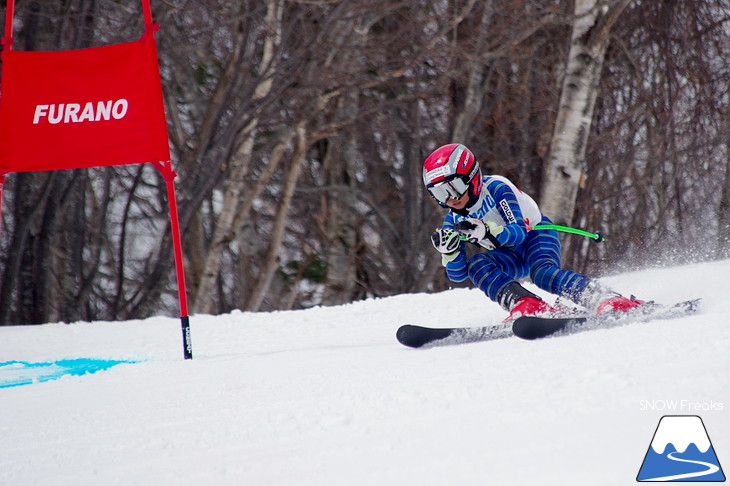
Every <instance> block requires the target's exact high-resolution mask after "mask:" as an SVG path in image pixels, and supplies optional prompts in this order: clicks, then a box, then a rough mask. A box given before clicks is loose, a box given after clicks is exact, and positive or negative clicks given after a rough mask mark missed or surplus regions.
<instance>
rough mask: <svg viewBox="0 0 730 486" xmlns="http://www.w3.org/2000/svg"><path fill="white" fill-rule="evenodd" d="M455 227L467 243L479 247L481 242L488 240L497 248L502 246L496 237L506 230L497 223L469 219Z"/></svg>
mask: <svg viewBox="0 0 730 486" xmlns="http://www.w3.org/2000/svg"><path fill="white" fill-rule="evenodd" d="M455 227H456V231H458V232H459V234H460V235H461V236H464V237H466V241H468V242H469V243H474V244H477V245H478V244H479V242H480V241H482V240H484V239H488V240H489V241H490V242H491V243H492V244H493V245H494V246H495V247H497V248H499V247H500V246H501V245H500V243H499V241H498V240H497V238H496V236H497V235H498V234H500V233H501V232H502V231H503V230H504V227H502V226H500V225H498V224H497V223H494V222H492V221H487V222H486V223H485V222H484V221H482V220H481V219H476V218H469V219H467V220H466V221H459V222H458V223H456V225H455Z"/></svg>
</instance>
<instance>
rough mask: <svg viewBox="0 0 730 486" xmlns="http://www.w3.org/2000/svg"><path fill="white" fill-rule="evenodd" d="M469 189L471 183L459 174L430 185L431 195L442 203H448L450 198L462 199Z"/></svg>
mask: <svg viewBox="0 0 730 486" xmlns="http://www.w3.org/2000/svg"><path fill="white" fill-rule="evenodd" d="M468 190H469V183H468V182H464V179H462V178H461V177H459V176H454V178H452V179H449V180H446V181H441V182H438V183H436V184H434V185H432V186H429V187H428V192H430V193H431V196H433V198H434V199H436V200H437V201H438V202H440V203H441V204H446V201H448V200H449V199H460V198H461V197H462V196H463V195H464V194H466V191H468Z"/></svg>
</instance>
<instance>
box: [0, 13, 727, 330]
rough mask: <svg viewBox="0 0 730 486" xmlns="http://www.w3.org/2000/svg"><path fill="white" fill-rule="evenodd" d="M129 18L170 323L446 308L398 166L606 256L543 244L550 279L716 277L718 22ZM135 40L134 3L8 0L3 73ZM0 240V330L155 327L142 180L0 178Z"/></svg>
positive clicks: (129, 176) (552, 17)
mask: <svg viewBox="0 0 730 486" xmlns="http://www.w3.org/2000/svg"><path fill="white" fill-rule="evenodd" d="M0 4H2V5H3V7H4V4H5V2H0ZM152 7H153V13H154V17H155V21H156V23H159V24H160V25H161V28H160V31H159V32H158V33H157V35H156V37H157V42H158V49H159V56H160V69H161V74H162V80H163V89H164V93H165V109H166V112H167V117H168V128H169V133H170V145H171V148H172V152H173V163H174V166H175V169H176V171H177V173H178V178H177V180H176V183H177V190H178V204H179V210H180V222H181V229H182V235H183V247H184V250H185V261H186V266H185V271H186V276H187V279H186V280H187V285H188V294H189V297H190V301H191V309H190V310H191V313H214V314H217V313H224V312H228V311H230V310H232V309H242V310H254V311H256V310H278V309H293V308H303V307H309V306H312V305H335V304H342V303H347V302H351V301H354V300H358V299H363V298H367V297H376V296H387V295H394V294H400V293H407V292H434V291H439V290H443V289H445V288H447V287H449V286H451V285H452V284H450V283H449V282H448V281H447V279H446V278H445V276H444V274H443V269H442V268H441V265H440V259H439V258H438V257H437V256H436V255H435V253H434V250H433V248H432V247H431V244H430V241H429V234H430V233H431V232H432V231H433V230H434V228H436V227H437V226H439V225H440V222H441V220H442V218H443V210H442V209H440V208H439V207H438V206H437V205H436V203H435V202H434V201H433V200H432V199H431V198H430V197H429V196H428V194H427V193H426V191H425V190H424V188H423V185H422V182H421V166H422V162H423V160H424V158H425V157H426V156H427V155H428V154H429V153H430V152H431V151H432V150H433V149H435V148H436V147H438V146H440V145H443V144H445V143H450V142H453V141H458V142H461V143H464V144H466V145H467V146H468V147H469V148H471V150H472V151H473V152H474V153H475V154H476V156H477V158H478V160H479V161H480V163H481V165H482V168H483V170H484V171H485V173H495V174H502V175H505V176H507V177H509V178H511V179H512V180H514V181H515V182H516V183H517V184H518V185H519V186H520V187H521V188H522V189H523V190H525V191H526V192H528V193H530V194H531V195H533V197H534V198H535V199H536V200H538V201H539V202H540V204H541V207H542V209H543V211H544V212H545V213H547V214H548V216H550V217H551V218H553V219H554V220H555V221H556V222H558V223H564V224H571V225H574V226H578V227H582V228H586V229H589V230H593V231H601V232H602V233H604V234H605V235H606V236H607V238H608V239H607V241H606V242H605V243H602V244H594V243H592V242H590V241H589V240H588V239H584V238H580V237H577V236H566V237H565V238H564V240H563V241H564V251H563V253H564V257H565V265H566V266H569V267H572V268H574V269H577V270H579V271H583V272H588V273H590V274H592V275H596V276H600V275H605V274H608V273H612V272H616V271H620V270H625V269H627V268H636V267H645V266H651V265H663V264H672V263H677V262H687V261H697V260H712V259H719V258H727V257H728V256H730V155H729V154H730V115H729V112H728V105H729V103H730V93H729V92H728V80H730V63H728V61H727V60H728V59H730V0H574V1H564V0H479V1H477V0H236V1H233V0H153V1H152ZM3 12H4V8H3ZM142 29H143V22H142V15H141V6H140V2H138V1H136V0H18V1H17V3H16V15H15V44H14V45H13V47H14V48H15V49H20V50H61V49H64V50H65V49H77V48H85V47H93V46H99V45H106V44H110V43H118V42H125V41H130V40H135V39H137V38H139V36H140V35H141V33H142ZM0 88H1V87H0ZM39 143H42V141H39ZM0 231H1V233H0V324H33V323H44V322H57V321H66V322H72V321H77V320H95V319H102V320H117V319H120V320H121V319H130V318H140V317H147V316H150V315H154V314H168V315H175V313H176V312H177V294H176V289H175V276H174V262H173V255H172V250H171V241H170V230H169V217H168V213H167V202H166V192H165V185H164V181H162V180H161V176H160V174H159V173H158V171H157V170H156V169H155V168H154V167H152V166H151V165H150V164H142V165H125V166H115V167H103V168H97V169H90V170H69V171H56V172H37V173H17V174H10V175H8V177H7V181H6V183H5V188H4V201H3V213H2V227H1V228H0Z"/></svg>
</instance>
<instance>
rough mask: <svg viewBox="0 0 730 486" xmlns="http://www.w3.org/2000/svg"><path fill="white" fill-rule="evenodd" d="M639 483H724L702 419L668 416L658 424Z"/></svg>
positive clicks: (723, 477) (645, 458)
mask: <svg viewBox="0 0 730 486" xmlns="http://www.w3.org/2000/svg"><path fill="white" fill-rule="evenodd" d="M636 480H637V481H650V482H651V481H654V482H665V481H693V482H694V481H708V482H722V481H725V474H724V473H723V471H722V467H721V466H720V461H718V460H717V455H716V454H715V449H714V447H712V442H710V436H709V435H707V429H706V428H705V424H704V423H703V422H702V419H701V418H700V417H698V416H696V415H665V416H664V417H662V418H661V419H660V420H659V425H658V426H657V429H656V432H654V437H653V438H652V440H651V444H649V449H648V450H647V451H646V456H645V457H644V462H643V463H642V464H641V469H639V474H638V475H637V476H636Z"/></svg>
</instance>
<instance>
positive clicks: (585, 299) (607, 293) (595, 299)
mask: <svg viewBox="0 0 730 486" xmlns="http://www.w3.org/2000/svg"><path fill="white" fill-rule="evenodd" d="M580 303H581V304H582V305H583V306H584V307H586V308H587V309H589V310H594V311H595V314H596V315H601V314H606V313H609V312H617V313H620V312H629V311H630V310H632V309H634V308H635V307H638V306H640V305H642V304H645V303H646V302H645V301H643V300H638V299H636V298H635V297H634V296H633V295H632V296H631V298H628V297H624V296H623V295H621V294H619V293H618V292H614V291H613V290H610V289H607V288H605V287H602V286H601V285H599V284H598V283H597V282H596V281H595V280H592V281H591V282H590V283H589V284H588V285H586V288H585V289H584V290H583V292H582V293H581V297H580Z"/></svg>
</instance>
